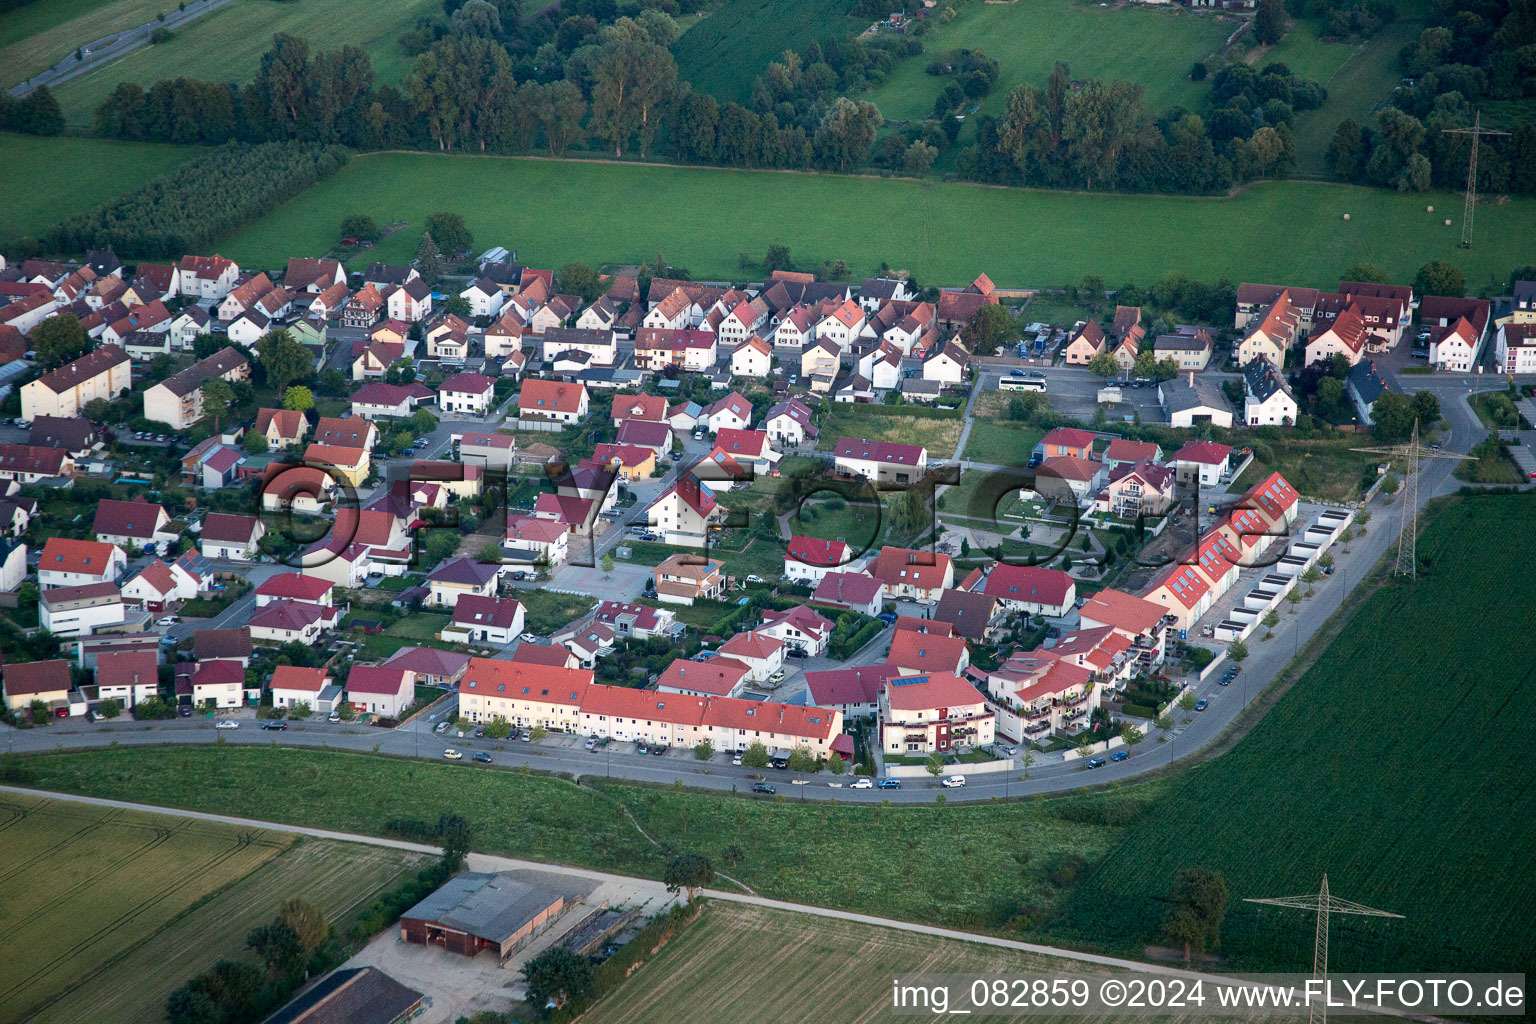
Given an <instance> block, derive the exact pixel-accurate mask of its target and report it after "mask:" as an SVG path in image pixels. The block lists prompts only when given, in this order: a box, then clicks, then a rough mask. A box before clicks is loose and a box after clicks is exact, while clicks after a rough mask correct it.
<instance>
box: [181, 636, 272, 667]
mask: <svg viewBox="0 0 1536 1024" xmlns="http://www.w3.org/2000/svg"><path fill="white" fill-rule="evenodd" d="M255 653H256V652H255V648H253V647H252V646H251V631H250V630H249V629H246V628H245V627H244V626H237V627H235V628H233V629H199V630H194V631H193V633H192V657H193V658H194V660H196V661H215V660H218V661H234V662H237V663H239V665H240V667H241V668H249V667H250V665H251V659H252V657H254V656H255Z"/></svg>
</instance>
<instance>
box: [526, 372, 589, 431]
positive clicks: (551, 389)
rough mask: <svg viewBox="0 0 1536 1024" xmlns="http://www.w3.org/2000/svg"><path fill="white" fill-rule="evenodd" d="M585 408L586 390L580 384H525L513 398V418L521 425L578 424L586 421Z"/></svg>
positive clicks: (548, 381) (529, 382)
mask: <svg viewBox="0 0 1536 1024" xmlns="http://www.w3.org/2000/svg"><path fill="white" fill-rule="evenodd" d="M587 408H588V405H587V389H586V387H585V385H582V384H564V383H561V382H559V381H552V380H525V381H523V387H522V390H521V391H519V392H518V395H517V414H518V417H519V419H520V420H522V421H523V422H524V424H529V423H536V424H552V425H563V424H567V423H580V422H581V421H582V420H584V419H586V418H587ZM535 429H537V428H535Z"/></svg>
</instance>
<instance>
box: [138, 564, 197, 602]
mask: <svg viewBox="0 0 1536 1024" xmlns="http://www.w3.org/2000/svg"><path fill="white" fill-rule="evenodd" d="M200 589H201V586H200V581H199V580H198V579H197V578H196V577H194V576H193V575H192V574H191V572H189V571H188V570H187V568H186V566H184V565H182V564H181V563H180V562H173V563H171V564H169V565H167V564H166V563H165V562H163V561H161V560H160V559H158V558H156V559H155V560H153V561H152V562H150V563H149V564H148V565H146V566H144V568H142V569H140V570H139V571H138V572H136V573H134V574H133V575H132V576H131V577H129V579H128V582H126V583H124V584H123V603H125V604H127V605H129V606H130V607H135V608H142V609H144V610H145V611H147V612H150V613H152V614H155V615H159V614H161V613H163V612H167V611H170V610H171V609H172V608H174V607H175V606H176V605H178V604H180V603H181V602H182V601H190V600H192V599H193V598H195V597H196V596H197V594H198V591H199V590H200Z"/></svg>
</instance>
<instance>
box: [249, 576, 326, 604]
mask: <svg viewBox="0 0 1536 1024" xmlns="http://www.w3.org/2000/svg"><path fill="white" fill-rule="evenodd" d="M332 586H333V584H332V583H331V581H330V580H323V579H321V578H320V577H318V576H306V575H305V574H304V573H301V572H284V573H278V574H277V575H276V576H272V577H270V578H269V579H267V581H266V582H265V583H263V584H262V585H261V586H259V587H257V588H256V596H258V597H278V598H286V599H289V600H293V601H310V602H315V601H320V600H323V599H324V598H325V595H326V594H329V593H330V592H331V589H332Z"/></svg>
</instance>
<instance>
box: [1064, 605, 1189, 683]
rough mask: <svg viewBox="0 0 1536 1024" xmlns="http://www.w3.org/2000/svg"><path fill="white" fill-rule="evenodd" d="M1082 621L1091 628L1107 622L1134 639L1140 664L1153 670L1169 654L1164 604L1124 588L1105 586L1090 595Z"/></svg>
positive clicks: (1134, 652) (1133, 647) (1133, 649)
mask: <svg viewBox="0 0 1536 1024" xmlns="http://www.w3.org/2000/svg"><path fill="white" fill-rule="evenodd" d="M1078 623H1079V625H1080V626H1082V627H1084V628H1088V629H1096V628H1099V627H1104V626H1107V627H1109V628H1110V629H1113V630H1115V631H1116V632H1117V633H1119V634H1120V635H1121V636H1123V637H1125V638H1126V639H1127V640H1129V641H1131V653H1132V658H1133V660H1135V661H1137V662H1138V664H1137V666H1136V667H1137V668H1139V669H1142V670H1145V671H1151V670H1153V669H1155V668H1156V667H1157V666H1158V665H1161V664H1162V663H1163V660H1164V657H1165V656H1166V648H1167V643H1166V641H1167V637H1168V630H1167V629H1166V628H1165V623H1164V621H1163V607H1162V606H1161V605H1159V604H1156V603H1154V602H1152V601H1145V600H1143V599H1141V598H1139V597H1136V596H1135V595H1134V594H1127V593H1126V592H1125V591H1123V590H1114V589H1112V588H1105V589H1104V590H1100V591H1098V592H1097V593H1095V594H1091V595H1089V596H1088V597H1087V598H1086V599H1085V600H1084V602H1083V606H1082V608H1080V609H1079V610H1078Z"/></svg>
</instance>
